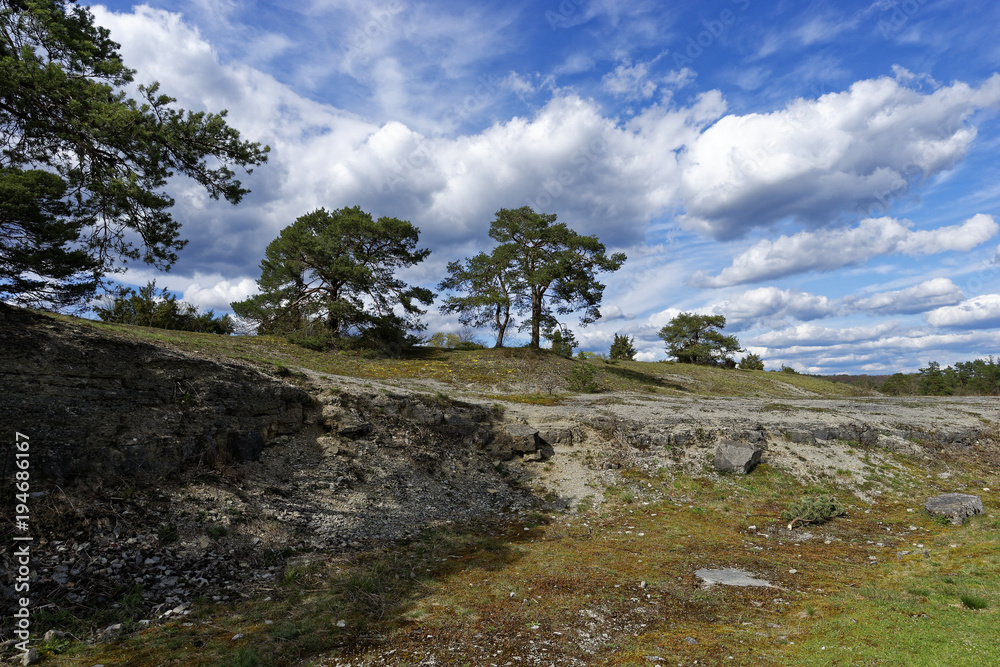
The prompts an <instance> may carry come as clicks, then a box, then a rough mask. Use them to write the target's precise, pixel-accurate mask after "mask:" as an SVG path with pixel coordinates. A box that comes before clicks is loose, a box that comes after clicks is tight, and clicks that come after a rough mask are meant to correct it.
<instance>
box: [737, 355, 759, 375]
mask: <svg viewBox="0 0 1000 667" xmlns="http://www.w3.org/2000/svg"><path fill="white" fill-rule="evenodd" d="M736 367H737V368H739V369H740V370H744V371H762V370H764V360H763V359H761V358H760V355H759V354H754V353H753V352H751V353H749V354H748V355H747V356H745V357H743V358H742V359H740V363H739V364H737V365H736Z"/></svg>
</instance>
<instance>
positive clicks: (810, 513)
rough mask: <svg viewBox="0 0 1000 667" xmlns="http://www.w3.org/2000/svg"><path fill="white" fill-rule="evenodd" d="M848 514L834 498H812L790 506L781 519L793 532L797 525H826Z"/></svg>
mask: <svg viewBox="0 0 1000 667" xmlns="http://www.w3.org/2000/svg"><path fill="white" fill-rule="evenodd" d="M846 513H847V512H846V511H845V510H844V506H843V505H841V504H840V502H839V501H838V500H837V499H836V498H833V497H832V496H810V497H808V498H803V499H802V500H800V501H799V502H796V503H792V504H791V505H789V506H788V508H787V509H786V510H785V511H784V512H782V513H781V518H782V519H784V520H785V521H787V522H788V529H789V530H791V529H792V528H794V527H795V524H796V523H826V522H827V521H829V520H830V519H832V518H833V517H835V516H843V515H844V514H846Z"/></svg>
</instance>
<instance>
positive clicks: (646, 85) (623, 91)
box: [601, 60, 656, 100]
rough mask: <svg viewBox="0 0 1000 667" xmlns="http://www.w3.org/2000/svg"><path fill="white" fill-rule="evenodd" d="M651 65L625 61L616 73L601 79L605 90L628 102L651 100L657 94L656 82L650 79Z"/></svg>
mask: <svg viewBox="0 0 1000 667" xmlns="http://www.w3.org/2000/svg"><path fill="white" fill-rule="evenodd" d="M649 65H650V63H636V64H635V65H632V64H631V62H629V61H627V60H626V61H625V62H624V63H622V64H620V65H618V66H617V67H616V68H615V70H614V72H609V73H607V74H605V75H604V78H603V79H601V83H602V85H603V86H604V90H606V91H608V92H609V93H611V94H612V95H615V96H616V97H622V98H624V99H626V100H636V99H649V98H651V97H652V96H653V93H655V92H656V82H654V81H651V80H650V78H649Z"/></svg>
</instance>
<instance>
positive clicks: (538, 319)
mask: <svg viewBox="0 0 1000 667" xmlns="http://www.w3.org/2000/svg"><path fill="white" fill-rule="evenodd" d="M541 324H542V295H541V294H540V293H539V292H538V291H537V290H536V289H532V290H531V347H532V348H533V349H536V350H537V349H538V348H539V347H541V342H540V339H541V335H540V333H541V332H540V331H539V330H540V329H541Z"/></svg>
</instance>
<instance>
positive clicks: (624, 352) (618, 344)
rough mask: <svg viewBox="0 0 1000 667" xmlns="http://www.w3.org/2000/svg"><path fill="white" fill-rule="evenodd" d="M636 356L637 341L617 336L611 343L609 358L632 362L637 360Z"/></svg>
mask: <svg viewBox="0 0 1000 667" xmlns="http://www.w3.org/2000/svg"><path fill="white" fill-rule="evenodd" d="M635 354H636V349H635V339H634V338H630V337H628V336H624V335H619V334H615V340H614V342H612V343H611V349H610V350H608V358H609V359H619V360H621V359H625V360H628V361H632V360H633V359H635Z"/></svg>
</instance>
